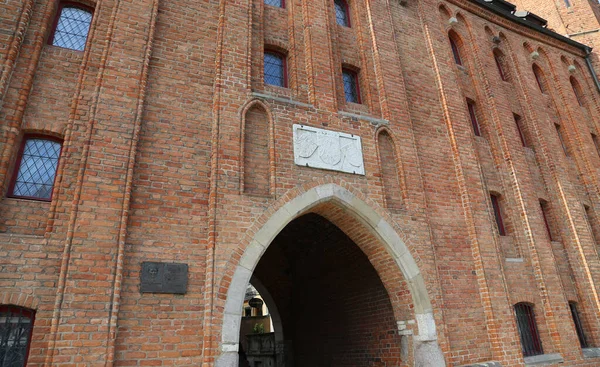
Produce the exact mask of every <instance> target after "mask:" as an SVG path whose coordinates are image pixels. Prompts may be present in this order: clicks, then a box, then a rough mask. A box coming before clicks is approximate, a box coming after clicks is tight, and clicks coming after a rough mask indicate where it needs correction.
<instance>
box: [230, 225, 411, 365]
mask: <svg viewBox="0 0 600 367" xmlns="http://www.w3.org/2000/svg"><path fill="white" fill-rule="evenodd" d="M254 277H256V278H257V279H258V280H259V281H260V282H261V283H262V285H263V286H264V287H265V288H266V289H268V292H269V294H270V295H271V297H272V298H273V301H274V303H275V304H276V306H277V309H278V311H279V315H280V317H281V322H282V326H283V334H284V339H285V341H281V340H280V341H276V344H279V346H278V347H279V350H280V352H279V354H280V355H278V357H277V359H276V362H274V363H272V362H268V361H266V362H265V361H263V362H256V360H254V361H251V363H249V364H248V363H245V361H240V366H248V365H250V366H251V367H258V366H260V367H269V366H268V365H270V364H273V365H277V367H283V366H286V367H291V366H294V367H320V366H323V367H351V366H357V367H358V366H361V367H364V366H400V365H401V364H402V363H401V357H400V337H399V336H398V335H397V334H398V333H397V331H396V330H397V329H396V322H395V319H394V315H393V311H392V306H391V304H390V300H389V298H388V294H387V292H386V290H385V288H384V286H383V284H382V283H381V280H380V279H379V276H378V275H377V273H376V271H375V269H374V268H373V267H372V265H371V264H370V262H369V260H368V259H367V257H366V255H365V254H364V253H363V252H362V251H361V250H360V248H359V247H358V246H357V245H356V244H355V243H354V242H353V241H352V240H351V239H350V238H348V237H347V236H346V235H345V234H344V233H343V232H342V231H341V230H340V229H338V228H337V227H336V226H335V225H334V224H332V223H331V222H329V221H327V220H326V219H325V218H323V217H321V216H319V215H316V214H307V215H304V216H302V217H300V218H298V219H296V220H294V221H293V222H291V223H290V224H289V225H288V226H287V227H286V228H284V229H283V231H282V232H281V233H280V234H279V235H278V236H277V238H276V239H275V240H274V241H273V243H272V244H271V245H270V246H269V248H268V249H267V251H266V253H265V254H264V255H263V257H262V259H261V260H260V262H259V264H258V266H257V268H256V270H255V272H254ZM267 306H268V304H267ZM241 337H242V338H243V337H244V336H243V335H242V336H241ZM282 351H284V352H282ZM283 355H285V356H283Z"/></svg>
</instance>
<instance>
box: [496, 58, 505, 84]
mask: <svg viewBox="0 0 600 367" xmlns="http://www.w3.org/2000/svg"><path fill="white" fill-rule="evenodd" d="M494 61H495V62H496V67H497V68H498V73H499V74H500V79H502V80H504V81H506V80H507V79H506V73H505V71H504V66H503V63H502V56H501V55H498V54H496V53H494Z"/></svg>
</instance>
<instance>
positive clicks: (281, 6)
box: [264, 0, 285, 8]
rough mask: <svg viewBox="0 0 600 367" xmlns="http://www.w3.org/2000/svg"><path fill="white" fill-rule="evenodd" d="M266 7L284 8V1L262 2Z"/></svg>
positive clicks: (269, 0) (265, 0) (271, 0)
mask: <svg viewBox="0 0 600 367" xmlns="http://www.w3.org/2000/svg"><path fill="white" fill-rule="evenodd" d="M264 2H265V4H266V5H271V6H275V7H278V8H285V0H264Z"/></svg>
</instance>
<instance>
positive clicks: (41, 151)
mask: <svg viewBox="0 0 600 367" xmlns="http://www.w3.org/2000/svg"><path fill="white" fill-rule="evenodd" d="M60 151H61V142H60V141H59V140H57V139H55V138H52V137H48V136H35V135H29V136H25V137H24V138H23V143H22V144H21V149H20V150H19V155H18V158H17V163H16V165H15V173H14V175H13V181H12V183H11V186H10V191H9V193H10V194H9V195H10V196H12V197H19V198H26V199H36V200H44V201H50V200H51V199H52V187H53V186H54V178H55V176H56V169H57V167H58V159H59V157H60Z"/></svg>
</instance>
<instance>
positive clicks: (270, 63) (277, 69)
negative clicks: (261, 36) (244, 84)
mask: <svg viewBox="0 0 600 367" xmlns="http://www.w3.org/2000/svg"><path fill="white" fill-rule="evenodd" d="M286 73H287V71H286V62H285V56H283V55H281V54H278V53H276V52H265V84H270V85H276V86H278V87H287V74H286Z"/></svg>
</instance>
